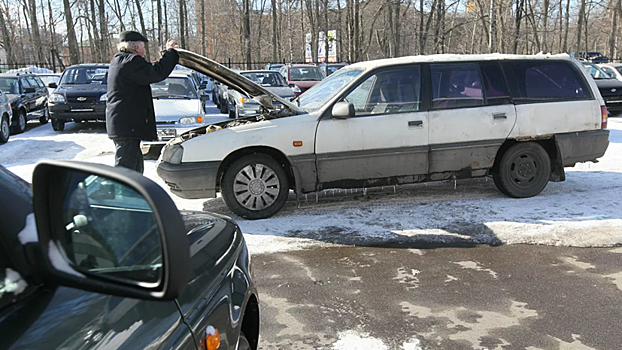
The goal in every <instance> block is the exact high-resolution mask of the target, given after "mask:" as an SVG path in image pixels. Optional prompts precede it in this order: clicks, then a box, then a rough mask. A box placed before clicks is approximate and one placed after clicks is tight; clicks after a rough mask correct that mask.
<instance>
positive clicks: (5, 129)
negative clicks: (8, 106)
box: [0, 115, 11, 143]
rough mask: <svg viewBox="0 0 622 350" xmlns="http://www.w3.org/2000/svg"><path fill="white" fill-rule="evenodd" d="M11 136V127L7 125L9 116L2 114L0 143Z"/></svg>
mask: <svg viewBox="0 0 622 350" xmlns="http://www.w3.org/2000/svg"><path fill="white" fill-rule="evenodd" d="M9 136H11V127H10V125H9V117H8V116H7V115H3V116H2V117H1V118H0V143H6V142H7V141H9Z"/></svg>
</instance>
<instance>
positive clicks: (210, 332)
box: [201, 326, 220, 350]
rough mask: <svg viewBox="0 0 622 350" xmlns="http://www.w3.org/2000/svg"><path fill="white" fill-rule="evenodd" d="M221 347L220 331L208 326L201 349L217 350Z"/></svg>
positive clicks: (202, 339)
mask: <svg viewBox="0 0 622 350" xmlns="http://www.w3.org/2000/svg"><path fill="white" fill-rule="evenodd" d="M219 347H220V333H218V329H216V328H214V327H212V326H207V328H206V329H205V334H204V335H203V338H201V349H202V350H216V349H218V348H219Z"/></svg>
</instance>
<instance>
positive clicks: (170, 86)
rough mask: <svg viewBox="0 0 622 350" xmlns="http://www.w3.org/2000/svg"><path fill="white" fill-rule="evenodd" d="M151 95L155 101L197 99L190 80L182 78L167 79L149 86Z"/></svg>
mask: <svg viewBox="0 0 622 350" xmlns="http://www.w3.org/2000/svg"><path fill="white" fill-rule="evenodd" d="M151 94H152V95H153V98H155V99H161V98H162V99H165V98H171V99H198V98H199V97H198V96H197V92H196V90H195V87H194V84H193V83H192V80H191V79H189V78H182V77H168V78H166V79H165V80H163V81H161V82H158V83H153V84H151Z"/></svg>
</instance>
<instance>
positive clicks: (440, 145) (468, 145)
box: [430, 139, 506, 151]
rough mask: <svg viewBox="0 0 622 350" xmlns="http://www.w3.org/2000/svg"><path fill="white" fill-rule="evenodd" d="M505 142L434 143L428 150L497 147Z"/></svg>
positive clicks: (499, 140) (496, 140) (501, 140)
mask: <svg viewBox="0 0 622 350" xmlns="http://www.w3.org/2000/svg"><path fill="white" fill-rule="evenodd" d="M505 140H506V139H495V140H479V141H469V142H452V143H436V144H431V145H430V150H431V151H438V150H443V149H452V148H472V147H487V146H499V145H501V144H503V142H505Z"/></svg>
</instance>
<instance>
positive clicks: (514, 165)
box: [493, 142, 551, 198]
mask: <svg viewBox="0 0 622 350" xmlns="http://www.w3.org/2000/svg"><path fill="white" fill-rule="evenodd" d="M550 175H551V160H550V158H549V155H548V153H546V150H544V148H542V146H540V145H539V144H537V143H535V142H521V143H517V144H515V145H513V146H511V147H510V148H509V149H508V150H507V151H506V152H505V154H503V156H502V157H501V163H500V164H499V169H498V171H497V173H496V174H493V180H494V182H495V185H496V186H497V188H498V189H499V191H501V193H503V194H505V195H506V196H509V197H514V198H526V197H533V196H535V195H537V194H538V193H540V192H542V190H543V189H544V188H545V187H546V185H547V184H548V182H549V177H550Z"/></svg>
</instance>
